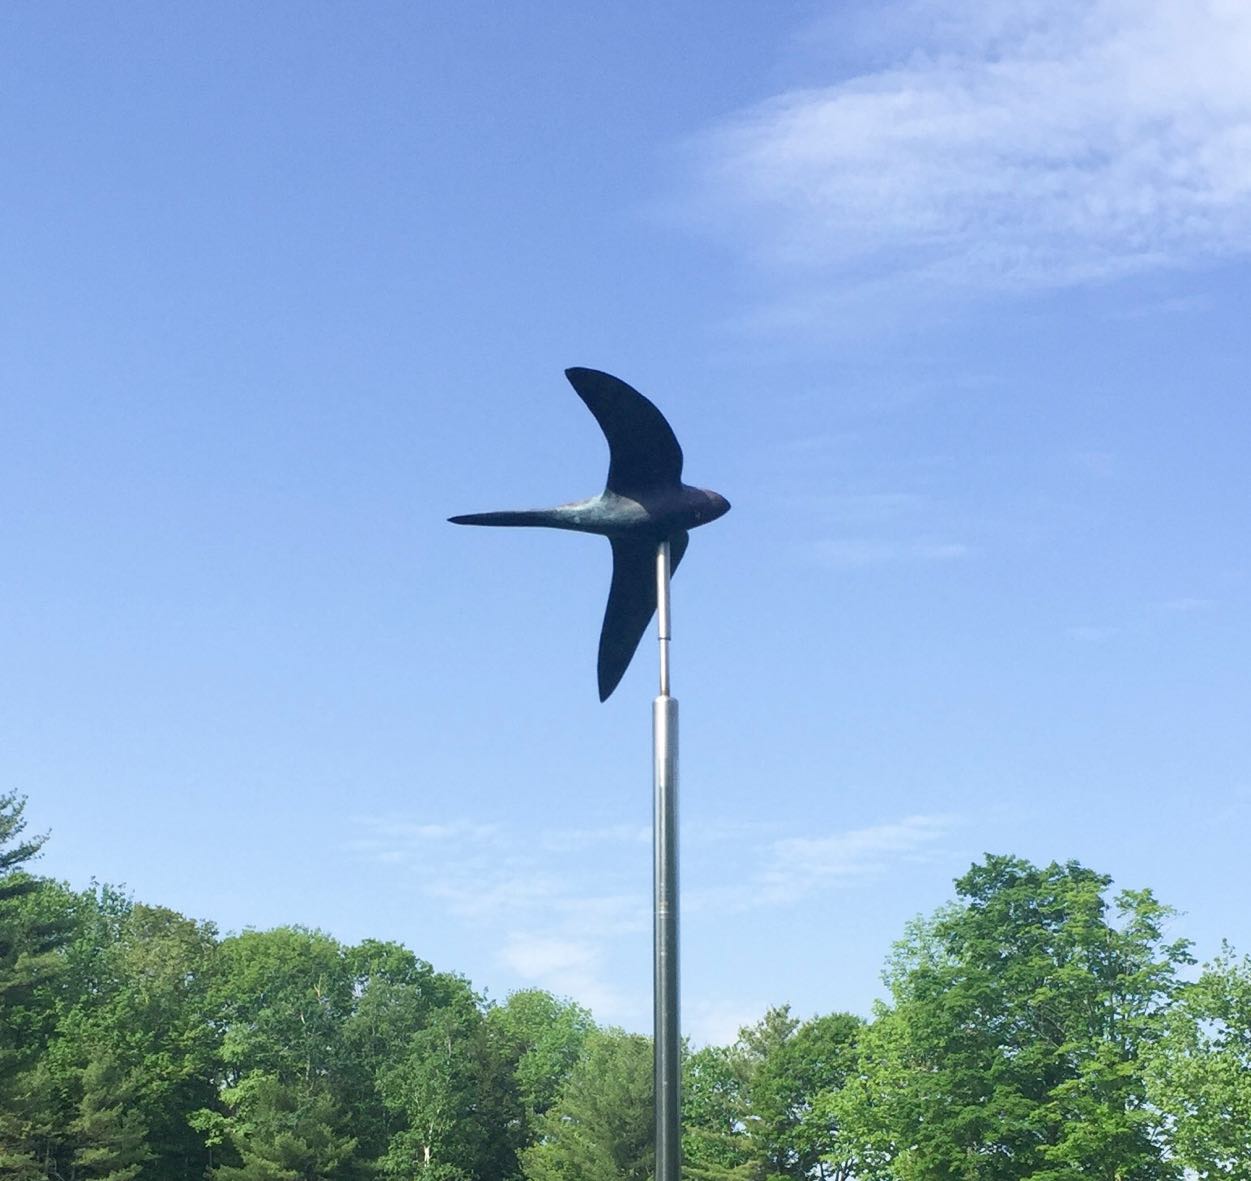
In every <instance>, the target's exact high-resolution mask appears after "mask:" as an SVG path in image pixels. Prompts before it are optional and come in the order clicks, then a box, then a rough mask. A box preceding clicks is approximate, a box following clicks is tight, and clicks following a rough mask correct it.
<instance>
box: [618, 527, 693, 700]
mask: <svg viewBox="0 0 1251 1181" xmlns="http://www.w3.org/2000/svg"><path fill="white" fill-rule="evenodd" d="M609 540H610V541H611V542H612V587H611V589H610V590H609V592H608V607H607V609H606V610H605V611H604V626H603V627H602V628H601V629H600V633H599V699H600V701H607V700H608V698H609V695H610V694H611V693H612V691H613V690H614V689H615V688H616V687H617V686H618V684H620V683H621V678H622V677H623V676H625V670H626V669H627V668H628V667H629V666H630V661H631V659H632V658H633V656H634V652H635V649H636V648H638V646H639V640H641V639H642V638H643V633H644V632H645V631H646V630H647V625H648V623H650V622H651V618H652V616H653V615H654V614H655V613H656V544H655V542H652V541H646V540H637V539H633V538H620V537H613V538H610V539H609ZM689 540H690V535H689V534H688V533H687V532H686V531H685V530H678V532H676V533H674V534H673V535H672V536H671V537H670V538H669V570H670V573H672V572H674V571H676V570H677V568H678V563H679V562H680V561H681V560H682V555H683V554H684V553H686V543H687V542H688V541H689Z"/></svg>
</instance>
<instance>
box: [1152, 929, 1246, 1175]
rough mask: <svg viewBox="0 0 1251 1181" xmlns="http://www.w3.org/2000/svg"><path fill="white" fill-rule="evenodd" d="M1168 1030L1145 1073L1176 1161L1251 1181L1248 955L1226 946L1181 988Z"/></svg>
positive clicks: (1204, 1172)
mask: <svg viewBox="0 0 1251 1181" xmlns="http://www.w3.org/2000/svg"><path fill="white" fill-rule="evenodd" d="M1164 1030H1165V1032H1164V1036H1163V1037H1162V1038H1161V1039H1160V1040H1159V1042H1158V1043H1157V1044H1156V1045H1155V1046H1154V1047H1153V1049H1152V1051H1151V1053H1150V1055H1149V1071H1148V1077H1149V1082H1150V1093H1151V1097H1152V1099H1153V1100H1154V1102H1155V1103H1156V1104H1157V1105H1158V1106H1159V1107H1160V1109H1161V1110H1162V1111H1163V1112H1164V1113H1165V1114H1166V1116H1167V1117H1168V1119H1169V1123H1170V1132H1171V1136H1170V1140H1171V1143H1172V1148H1173V1152H1174V1153H1175V1154H1176V1157H1177V1160H1178V1161H1179V1162H1180V1163H1181V1164H1182V1165H1184V1166H1185V1167H1186V1168H1188V1169H1193V1170H1194V1171H1195V1173H1197V1174H1198V1175H1199V1176H1200V1177H1228V1178H1233V1179H1234V1181H1251V958H1245V957H1244V958H1243V959H1238V958H1237V957H1236V956H1235V955H1234V953H1233V951H1232V950H1231V949H1230V948H1229V947H1228V945H1226V946H1225V948H1224V950H1223V951H1222V953H1221V954H1220V955H1219V956H1218V957H1217V958H1216V959H1215V960H1213V961H1212V963H1210V964H1207V965H1205V966H1204V970H1203V974H1202V975H1201V976H1200V977H1199V979H1198V980H1196V981H1195V982H1194V983H1192V984H1188V985H1186V986H1185V987H1184V988H1182V989H1181V990H1180V992H1179V995H1178V998H1177V1001H1176V1003H1175V1004H1174V1005H1173V1006H1172V1008H1171V1010H1170V1011H1169V1013H1168V1015H1167V1016H1166V1018H1165V1020H1164Z"/></svg>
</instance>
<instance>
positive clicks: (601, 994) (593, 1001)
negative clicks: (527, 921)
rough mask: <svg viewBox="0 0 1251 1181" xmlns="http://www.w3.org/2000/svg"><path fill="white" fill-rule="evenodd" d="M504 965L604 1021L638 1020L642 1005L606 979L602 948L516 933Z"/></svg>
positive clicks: (510, 943) (507, 947) (584, 943)
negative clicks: (572, 1001)
mask: <svg viewBox="0 0 1251 1181" xmlns="http://www.w3.org/2000/svg"><path fill="white" fill-rule="evenodd" d="M500 959H501V961H502V962H503V963H504V964H506V965H507V966H508V967H509V968H511V969H512V970H513V971H514V972H516V973H517V975H518V976H520V977H521V978H522V979H524V980H526V981H527V982H528V983H531V984H536V985H539V986H541V987H543V988H545V989H547V990H548V991H549V992H552V993H555V994H556V995H557V996H566V997H572V998H574V999H575V1000H577V1001H578V1002H579V1003H580V1004H582V1005H585V1006H586V1007H587V1008H588V1009H590V1010H591V1012H592V1013H594V1014H595V1016H596V1018H597V1019H598V1020H600V1021H622V1020H627V1019H635V1020H637V1019H638V1017H639V1016H640V1014H639V1013H638V1011H637V1010H638V1009H639V1003H638V1001H637V999H636V1000H634V1001H631V1000H630V998H628V997H627V996H626V995H625V994H624V993H622V992H621V991H620V990H619V989H616V988H613V987H612V986H611V985H609V984H607V983H606V982H605V981H604V979H603V965H602V960H603V954H602V950H601V948H600V946H599V945H597V944H595V943H592V942H588V941H585V940H573V939H561V938H556V937H553V936H551V935H547V934H532V933H529V932H515V933H513V934H512V935H511V936H510V937H509V940H508V944H507V945H506V946H505V948H504V950H503V951H502V952H501V953H500Z"/></svg>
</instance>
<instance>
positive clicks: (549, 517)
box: [448, 369, 730, 701]
mask: <svg viewBox="0 0 1251 1181" xmlns="http://www.w3.org/2000/svg"><path fill="white" fill-rule="evenodd" d="M565 376H566V377H567V378H568V379H569V382H570V384H571V385H572V386H573V388H574V390H575V391H576V392H577V394H578V397H580V398H581V399H582V401H583V402H585V403H586V405H587V409H588V410H590V412H591V413H592V414H593V415H595V421H596V422H598V423H599V425H600V429H601V430H602V431H603V432H604V436H605V438H607V440H608V451H609V463H608V482H607V484H606V486H605V488H604V491H603V492H601V493H600V494H599V495H598V496H592V497H590V498H589V499H587V500H576V501H574V502H573V503H571V504H561V505H557V506H556V507H555V508H544V509H522V510H517V511H513V512H508V511H505V512H496V513H469V514H466V515H464V516H459V517H449V518H448V520H450V521H451V522H452V524H454V525H511V526H541V527H545V528H548V529H573V530H576V531H577V532H579V533H598V534H599V535H600V536H601V537H607V538H608V541H609V543H610V544H611V545H612V586H611V588H610V589H609V591H608V607H607V609H606V610H605V612H604V624H603V627H602V628H601V629H600V635H599V699H600V701H607V700H608V698H609V696H610V695H611V694H612V691H613V690H614V689H615V688H616V687H617V685H618V684H620V682H621V678H622V677H623V676H624V675H625V671H626V669H627V668H628V667H629V665H630V660H631V659H632V658H633V656H634V652H635V649H636V648H638V645H639V640H640V639H641V638H642V636H643V633H644V632H645V631H646V630H647V625H648V623H649V622H650V621H651V618H652V616H653V615H654V614H655V612H656V551H657V549H658V547H659V546H660V544H661V542H664V541H668V542H669V555H670V557H669V561H670V570H671V571H674V570H677V568H678V563H679V562H681V561H682V555H683V554H684V553H686V545H687V541H688V540H689V531H690V530H691V529H694V528H695V527H696V526H697V525H706V524H707V523H708V522H709V521H715V520H716V519H717V518H718V517H720V516H723V515H724V514H725V513H727V512H729V510H730V502H729V501H728V500H726V498H725V497H724V496H722V495H720V494H719V493H717V492H710V491H708V490H707V489H705V488H692V487H691V486H690V485H689V484H683V483H682V448H681V447H679V446H678V441H677V439H676V438H675V437H674V434H673V430H672V428H671V427H670V426H669V424H668V423H667V422H666V421H665V417H664V415H663V414H661V413H660V411H659V410H657V409H656V407H655V406H653V405H652V403H651V402H649V401H648V400H647V399H646V398H645V397H643V395H642V394H640V393H639V392H638V390H636V389H634V388H633V387H631V386H629V385H627V384H626V383H625V382H624V381H622V380H621V379H620V378H617V377H613V376H612V375H611V374H609V373H601V372H600V371H599V370H597V369H566V370H565Z"/></svg>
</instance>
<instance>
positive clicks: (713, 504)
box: [695, 488, 730, 525]
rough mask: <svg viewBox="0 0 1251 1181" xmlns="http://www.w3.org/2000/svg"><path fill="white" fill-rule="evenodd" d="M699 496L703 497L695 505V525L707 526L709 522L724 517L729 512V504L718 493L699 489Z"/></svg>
mask: <svg viewBox="0 0 1251 1181" xmlns="http://www.w3.org/2000/svg"><path fill="white" fill-rule="evenodd" d="M699 494H700V496H701V497H703V500H702V501H701V502H700V503H698V504H696V505H695V518H696V519H695V523H696V524H697V525H707V524H708V522H709V521H715V520H716V519H717V518H718V517H724V516H725V514H726V513H728V512H729V511H730V502H729V501H728V500H726V498H725V497H724V496H722V495H721V493H720V492H713V491H712V490H711V489H708V488H701V489H700V490H699Z"/></svg>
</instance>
